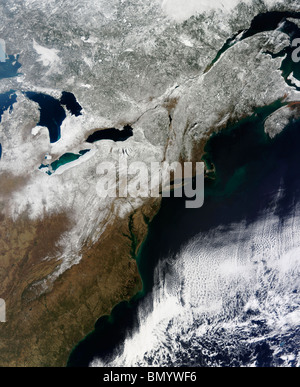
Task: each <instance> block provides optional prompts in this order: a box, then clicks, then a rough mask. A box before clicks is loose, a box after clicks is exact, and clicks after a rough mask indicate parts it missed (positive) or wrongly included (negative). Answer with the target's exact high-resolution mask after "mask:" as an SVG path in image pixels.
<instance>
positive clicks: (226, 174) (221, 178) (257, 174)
mask: <svg viewBox="0 0 300 387" xmlns="http://www.w3.org/2000/svg"><path fill="white" fill-rule="evenodd" d="M280 106H281V102H280V101H277V102H275V103H274V104H273V105H272V106H268V107H265V108H261V109H258V110H257V111H256V112H255V114H254V115H253V116H251V117H249V118H247V119H245V120H243V121H242V122H240V123H238V124H236V125H233V126H231V127H229V128H227V130H224V131H223V132H222V133H220V134H218V135H215V136H213V137H212V138H211V140H210V141H209V142H208V144H207V146H206V152H207V153H206V156H205V159H206V162H207V163H208V164H213V165H214V166H215V171H216V172H215V175H214V176H210V178H209V179H206V187H205V204H204V206H203V208H201V209H197V210H187V209H186V208H185V200H184V199H178V198H171V199H163V202H162V206H161V209H160V211H159V213H158V214H157V216H156V217H155V218H154V220H153V221H152V222H151V224H150V225H149V232H148V236H147V238H146V240H145V242H144V243H143V245H142V247H141V249H140V252H139V254H138V257H137V262H138V267H139V271H140V274H141V277H142V280H143V286H144V288H143V291H142V293H140V294H138V295H137V296H135V297H134V298H133V299H132V301H131V302H130V303H127V302H123V303H121V304H119V305H118V306H117V307H116V308H115V309H114V310H113V312H112V314H111V315H110V316H107V317H103V318H101V319H100V320H99V321H98V322H97V323H96V325H95V330H94V331H93V332H92V333H91V334H90V335H88V336H87V337H86V338H85V339H84V340H83V341H82V342H81V343H79V344H78V346H77V347H76V348H75V349H74V350H73V352H72V354H71V355H70V358H69V362H68V365H69V366H88V365H89V364H90V362H91V361H92V360H93V359H94V357H98V358H100V359H102V360H103V361H108V362H109V358H110V357H111V356H114V355H115V354H116V352H115V351H116V348H119V346H120V345H121V346H122V342H123V340H124V338H125V336H126V335H127V334H130V332H132V331H134V329H135V327H137V326H138V318H137V310H138V309H139V308H140V307H141V305H142V301H143V299H144V298H145V297H146V296H147V297H151V292H152V289H153V286H154V269H155V267H156V265H157V263H158V262H159V260H162V259H164V258H165V257H170V259H172V257H175V256H176V253H178V251H180V249H181V247H182V246H183V245H184V244H185V243H186V242H187V241H189V240H190V239H192V238H193V237H194V236H195V235H198V234H199V232H202V233H204V234H205V233H207V232H209V230H211V229H212V228H215V227H216V226H218V225H220V224H222V225H226V224H227V223H233V222H235V221H240V220H241V219H245V220H246V221H247V222H251V221H253V220H254V219H255V218H256V217H257V216H258V214H259V213H260V211H262V210H263V209H264V208H266V206H268V203H269V201H270V196H272V194H273V192H276V190H277V189H278V187H279V185H280V182H281V181H282V179H283V180H284V181H286V184H287V185H295V187H294V188H293V190H292V194H291V196H289V195H288V196H287V197H286V198H284V199H283V203H282V216H284V214H285V213H287V211H288V208H289V205H290V201H291V200H292V198H293V197H294V195H295V193H296V191H297V192H298V191H299V192H300V180H299V176H298V173H297V171H296V170H292V171H291V176H289V169H290V166H292V165H296V163H298V162H299V161H300V156H298V155H297V154H298V152H297V151H296V150H295V144H296V140H297V141H298V140H299V141H300V130H299V129H300V127H299V122H297V123H294V124H292V125H291V126H290V127H289V128H287V129H286V130H285V131H284V133H283V134H281V135H279V136H278V137H277V138H276V139H275V140H271V139H270V138H269V137H268V136H267V135H266V134H265V133H264V127H263V123H264V120H265V118H266V117H267V116H268V115H269V114H271V113H272V112H273V111H275V110H276V109H278V108H279V107H280ZM298 159H299V160H298ZM295 176H296V177H297V179H296V178H295ZM150 312H151V311H150V310H147V311H145V313H150Z"/></svg>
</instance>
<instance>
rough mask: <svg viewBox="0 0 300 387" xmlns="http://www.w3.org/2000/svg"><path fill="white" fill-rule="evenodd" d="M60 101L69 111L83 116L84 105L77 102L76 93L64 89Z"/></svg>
mask: <svg viewBox="0 0 300 387" xmlns="http://www.w3.org/2000/svg"><path fill="white" fill-rule="evenodd" d="M60 103H61V105H64V106H66V108H67V109H68V110H69V112H70V113H71V114H73V115H74V116H76V117H78V116H81V111H82V107H81V106H80V105H79V103H78V102H77V100H76V97H75V95H74V94H72V93H69V92H67V91H63V92H62V96H61V99H60Z"/></svg>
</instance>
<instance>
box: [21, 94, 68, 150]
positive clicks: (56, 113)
mask: <svg viewBox="0 0 300 387" xmlns="http://www.w3.org/2000/svg"><path fill="white" fill-rule="evenodd" d="M25 95H26V97H27V98H29V99H30V100H32V101H34V102H37V103H38V104H39V108H40V121H39V123H38V125H40V126H45V127H46V128H48V130H49V135H50V142H51V143H54V142H57V141H58V140H59V139H60V137H61V132H60V127H61V124H62V123H63V121H64V119H65V118H66V113H65V110H64V108H63V107H62V106H61V103H60V101H59V100H57V99H56V98H53V97H51V96H50V95H46V94H42V93H36V92H32V91H28V92H26V93H25Z"/></svg>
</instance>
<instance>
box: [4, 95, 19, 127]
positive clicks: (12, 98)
mask: <svg viewBox="0 0 300 387" xmlns="http://www.w3.org/2000/svg"><path fill="white" fill-rule="evenodd" d="M16 102H17V94H16V91H15V90H10V91H7V92H6V93H3V94H0V122H1V119H2V115H3V113H4V112H5V111H6V110H8V109H9V110H10V111H12V109H13V105H14V103H16Z"/></svg>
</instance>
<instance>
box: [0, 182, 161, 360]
mask: <svg viewBox="0 0 300 387" xmlns="http://www.w3.org/2000/svg"><path fill="white" fill-rule="evenodd" d="M17 183H19V182H16V184H17ZM12 185H13V184H12ZM6 190H7V188H6ZM6 193H7V192H5V194H6ZM159 205H160V200H157V199H156V200H149V202H148V203H147V204H145V205H144V206H143V207H142V208H140V209H139V210H137V211H135V212H133V213H132V214H131V215H130V216H128V217H127V218H126V219H124V220H120V219H118V220H117V221H116V222H115V223H114V224H111V225H110V226H109V227H108V228H107V229H106V231H105V232H104V234H102V236H101V238H100V240H99V241H98V242H97V243H95V244H92V243H88V244H87V245H86V246H84V247H83V249H82V251H81V252H80V253H81V254H82V260H81V261H80V263H79V264H78V265H75V266H73V267H72V268H71V269H69V270H67V271H66V272H65V273H64V274H63V275H61V276H60V277H59V278H58V279H57V280H56V281H55V282H54V284H53V285H52V287H50V290H48V291H47V292H45V293H43V294H42V295H41V291H42V289H43V286H44V285H43V284H44V282H45V279H46V278H47V277H48V276H49V274H51V273H53V271H54V270H55V268H57V266H58V265H59V264H60V262H59V260H58V257H59V255H60V253H61V252H60V251H59V248H58V247H57V242H58V241H59V239H60V238H61V235H62V234H63V233H64V232H65V231H67V230H68V229H69V228H71V227H72V223H71V221H70V219H69V217H68V214H67V213H60V214H54V215H51V216H45V217H44V219H43V220H40V221H32V220H30V219H29V218H28V217H27V216H26V215H24V216H23V217H21V218H18V220H17V221H15V222H14V221H12V220H11V219H10V218H8V217H7V216H6V215H5V214H4V215H3V214H2V216H1V217H0V257H1V259H0V284H1V285H0V297H1V298H3V299H4V300H5V301H6V314H7V315H6V318H7V322H6V323H0V365H1V366H20V367H21V366H27V367H28V366H37V367H41V366H65V365H66V363H67V360H68V356H69V354H70V352H71V350H72V348H74V346H75V345H76V344H77V343H78V342H79V341H80V340H81V339H83V338H84V337H85V336H86V335H87V334H88V333H89V332H90V331H92V330H93V327H94V324H95V322H96V321H97V319H98V318H99V317H101V316H103V315H107V314H110V312H111V310H112V308H113V307H114V306H115V305H116V304H118V303H119V302H121V301H123V300H129V299H131V298H132V297H133V296H134V295H135V294H136V293H137V292H138V291H139V290H140V289H141V287H142V284H141V279H140V276H139V273H138V268H137V264H136V261H135V259H134V258H135V256H136V254H137V251H138V249H139V247H140V245H141V243H142V241H143V240H144V238H145V236H146V234H147V229H148V221H149V220H151V219H152V218H153V216H154V215H155V214H156V213H157V211H158V209H159ZM2 208H3V207H2ZM43 281H44V282H43ZM46 284H47V285H50V284H49V283H48V282H47V281H46Z"/></svg>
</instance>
